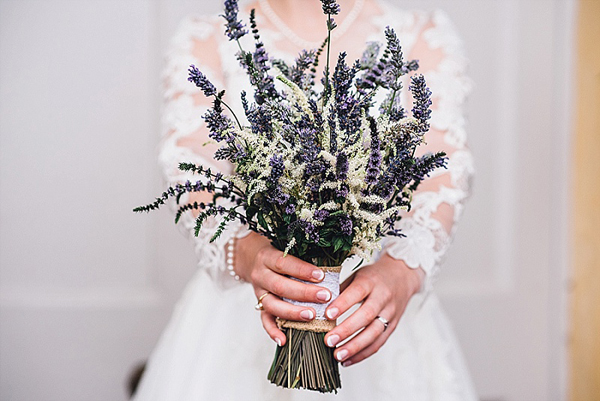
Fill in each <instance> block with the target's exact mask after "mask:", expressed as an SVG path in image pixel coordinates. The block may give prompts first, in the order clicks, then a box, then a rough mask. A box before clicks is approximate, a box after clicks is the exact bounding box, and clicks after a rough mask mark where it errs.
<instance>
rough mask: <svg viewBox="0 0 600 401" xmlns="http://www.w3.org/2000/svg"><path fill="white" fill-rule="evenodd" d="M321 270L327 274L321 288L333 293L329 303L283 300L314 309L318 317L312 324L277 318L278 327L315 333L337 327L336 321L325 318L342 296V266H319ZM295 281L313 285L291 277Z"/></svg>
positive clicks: (320, 284)
mask: <svg viewBox="0 0 600 401" xmlns="http://www.w3.org/2000/svg"><path fill="white" fill-rule="evenodd" d="M318 267H319V269H321V270H322V271H323V273H325V278H323V281H322V282H320V283H319V286H321V287H325V288H327V289H328V290H329V291H330V292H331V299H330V300H329V302H327V303H324V304H318V303H314V302H298V301H294V300H291V299H287V298H283V300H284V301H287V302H289V303H291V304H292V305H298V306H306V307H312V308H313V309H314V310H315V312H316V316H315V318H314V319H313V320H311V321H310V322H297V321H293V320H285V319H280V318H277V325H278V326H279V327H280V328H282V327H285V328H292V329H297V330H304V331H314V332H316V333H326V332H328V331H330V330H331V329H333V328H334V327H335V326H336V322H335V320H327V318H326V317H325V309H327V307H328V306H329V304H331V303H332V302H333V300H334V299H336V298H337V297H338V295H340V271H341V270H342V267H341V266H318ZM290 278H292V279H293V280H296V281H300V282H301V283H307V284H313V283H310V282H308V281H303V280H299V279H297V278H294V277H290Z"/></svg>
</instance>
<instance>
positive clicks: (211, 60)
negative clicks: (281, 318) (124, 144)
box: [159, 17, 248, 288]
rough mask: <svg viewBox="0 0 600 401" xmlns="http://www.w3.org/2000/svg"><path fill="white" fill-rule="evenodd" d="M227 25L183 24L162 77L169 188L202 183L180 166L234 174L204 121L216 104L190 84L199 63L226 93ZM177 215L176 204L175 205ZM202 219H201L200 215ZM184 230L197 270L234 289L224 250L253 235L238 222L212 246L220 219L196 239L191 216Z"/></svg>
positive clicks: (199, 20)
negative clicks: (223, 47) (217, 156)
mask: <svg viewBox="0 0 600 401" xmlns="http://www.w3.org/2000/svg"><path fill="white" fill-rule="evenodd" d="M221 25H222V24H220V21H219V20H218V19H216V18H215V17H211V18H209V17H206V18H203V17H190V18H186V19H184V20H183V21H182V23H181V24H180V26H179V29H178V31H177V33H176V34H175V36H174V37H173V39H172V42H171V45H170V47H169V50H168V52H167V59H166V67H165V69H164V72H163V83H164V86H163V101H164V104H163V114H162V127H163V137H162V141H161V145H160V148H159V163H160V165H161V167H162V171H163V173H164V176H165V179H166V180H167V182H168V184H169V185H174V184H176V183H185V182H186V181H188V180H189V181H192V182H195V181H197V180H198V179H199V178H200V177H199V176H197V175H193V174H191V173H184V172H182V171H180V170H179V169H178V166H179V163H181V162H192V163H195V164H199V165H203V166H205V167H210V168H211V169H212V170H213V171H221V172H223V173H224V174H228V173H230V172H231V166H230V165H229V164H227V163H223V162H217V161H215V160H214V159H213V157H212V156H213V154H214V151H215V150H216V145H215V144H207V142H209V140H210V138H209V137H208V130H207V129H206V126H205V122H204V120H203V118H202V116H203V115H204V114H205V112H206V111H207V110H208V107H210V105H211V99H207V98H206V97H205V96H204V95H203V94H202V92H201V91H200V89H198V88H196V87H195V86H194V85H193V84H192V83H190V82H188V80H187V77H188V71H187V70H188V68H189V66H190V64H195V65H196V66H197V67H198V68H200V70H201V71H202V72H203V73H204V74H205V75H206V76H207V77H208V78H209V79H210V80H211V81H212V82H213V84H214V85H215V86H216V87H217V88H218V89H222V88H223V76H222V73H221V71H222V69H221V65H220V60H219V57H218V40H217V37H220V36H221V35H222V33H221V32H220V30H219V28H220V27H221ZM189 200H192V201H193V200H198V201H199V202H200V201H202V200H204V201H207V200H210V196H207V194H203V193H194V194H191V195H189V196H188V197H187V198H185V197H182V199H181V204H185V203H187V201H189ZM171 206H172V208H173V209H174V210H176V205H175V204H174V203H172V204H171ZM196 215H197V214H196ZM179 224H180V226H181V227H182V229H183V231H184V232H185V234H186V235H188V236H189V237H190V238H191V239H192V241H193V243H194V249H195V252H196V256H197V257H198V266H199V267H200V268H203V269H207V270H208V272H209V274H210V275H211V277H212V278H213V279H214V280H216V281H217V282H218V283H219V284H220V285H221V286H222V287H225V288H226V287H229V286H232V285H235V283H237V281H235V280H234V279H233V278H232V277H231V276H230V275H229V274H228V273H229V272H228V271H227V269H226V263H225V260H226V255H225V246H226V244H227V242H228V240H229V239H230V238H231V237H232V236H236V237H238V238H239V237H241V236H243V235H245V234H247V233H248V231H247V230H245V229H244V227H242V226H241V224H240V223H239V222H231V223H230V224H229V226H228V228H227V229H226V230H225V231H224V232H223V233H222V234H221V236H220V237H219V238H218V239H217V240H216V241H215V242H213V243H210V242H209V240H210V238H211V237H212V235H213V233H214V231H215V229H216V227H217V226H218V224H219V220H218V219H217V218H210V219H208V220H207V221H206V222H205V223H204V226H203V228H202V230H201V231H200V233H199V235H198V236H197V237H196V236H194V227H195V215H194V214H192V212H186V213H185V214H184V216H182V218H181V220H180V222H179Z"/></svg>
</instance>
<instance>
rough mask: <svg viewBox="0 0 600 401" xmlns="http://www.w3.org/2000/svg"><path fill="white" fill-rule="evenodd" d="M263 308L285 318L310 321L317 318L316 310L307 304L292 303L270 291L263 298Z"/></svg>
mask: <svg viewBox="0 0 600 401" xmlns="http://www.w3.org/2000/svg"><path fill="white" fill-rule="evenodd" d="M262 306H263V310H264V311H266V312H268V313H269V314H271V315H273V316H277V317H280V318H282V319H285V320H295V321H301V322H302V321H304V322H308V321H311V320H313V319H314V318H315V310H314V309H313V308H308V307H305V306H299V305H292V304H291V303H289V302H285V301H282V300H281V299H280V298H278V297H276V296H275V295H273V294H271V293H269V295H267V296H266V297H264V298H263V300H262Z"/></svg>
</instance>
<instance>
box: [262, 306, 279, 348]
mask: <svg viewBox="0 0 600 401" xmlns="http://www.w3.org/2000/svg"><path fill="white" fill-rule="evenodd" d="M260 320H261V321H262V325H263V327H264V329H265V331H266V332H267V334H268V335H269V337H271V339H272V340H273V341H275V342H276V343H277V345H279V346H280V347H281V346H282V345H284V344H285V334H284V333H283V332H282V331H281V330H279V327H278V326H277V322H276V321H275V316H273V315H271V314H270V313H268V312H265V311H262V312H261V314H260Z"/></svg>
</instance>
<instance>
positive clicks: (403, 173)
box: [134, 0, 446, 392]
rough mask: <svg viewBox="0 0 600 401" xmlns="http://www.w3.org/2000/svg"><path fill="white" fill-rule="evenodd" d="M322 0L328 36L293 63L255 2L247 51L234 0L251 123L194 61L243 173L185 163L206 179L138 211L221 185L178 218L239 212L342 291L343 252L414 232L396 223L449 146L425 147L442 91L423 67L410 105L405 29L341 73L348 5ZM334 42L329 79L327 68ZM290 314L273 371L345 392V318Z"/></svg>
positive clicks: (214, 128)
mask: <svg viewBox="0 0 600 401" xmlns="http://www.w3.org/2000/svg"><path fill="white" fill-rule="evenodd" d="M321 3H322V7H323V11H324V14H325V16H326V21H327V28H328V37H327V39H325V40H324V42H323V44H322V45H321V47H320V48H319V49H315V50H304V51H302V52H301V53H300V54H299V55H298V58H297V59H296V61H295V63H294V64H293V65H288V64H286V63H285V62H283V61H281V60H275V59H272V58H271V57H269V55H268V53H267V51H266V49H265V47H264V45H263V43H262V42H261V39H260V35H259V31H258V29H257V26H256V20H255V15H254V10H252V12H251V14H250V30H251V33H252V35H253V36H254V44H255V45H254V49H253V50H251V51H248V50H244V49H243V47H242V45H241V43H240V41H239V39H240V38H241V37H242V36H244V35H246V34H249V32H248V30H247V29H246V27H245V26H244V25H243V23H242V22H241V21H240V20H239V19H238V4H237V1H235V0H226V1H225V13H224V18H225V19H226V21H227V23H226V34H227V36H228V37H229V39H230V40H234V41H237V42H238V44H239V45H240V51H239V52H238V54H237V58H238V61H239V63H240V64H241V67H242V68H244V69H245V70H246V72H247V73H248V76H249V79H250V82H251V84H252V86H253V88H254V94H253V98H254V99H253V101H250V100H249V99H248V95H247V94H246V93H244V92H242V93H241V102H242V105H243V108H244V111H245V115H246V119H247V121H248V125H242V124H241V122H240V121H239V119H238V118H237V117H236V116H235V114H234V113H233V112H232V110H231V108H230V107H229V106H228V105H227V103H225V101H224V93H225V91H223V90H218V89H217V88H215V86H214V85H213V84H212V83H211V82H210V81H209V79H208V78H207V77H206V76H205V75H204V74H203V73H202V72H201V71H200V70H198V69H197V68H196V67H195V66H193V65H192V66H190V69H189V80H190V81H191V82H193V83H194V84H195V85H196V86H198V87H199V88H200V89H201V90H202V91H203V93H204V95H206V96H207V97H212V98H213V99H214V102H213V106H212V108H211V109H209V111H208V112H207V113H206V114H205V115H204V119H205V121H206V123H207V126H208V129H209V130H210V137H211V138H212V139H213V140H215V141H217V142H219V143H221V144H222V146H221V147H220V148H219V149H218V150H217V151H216V153H215V155H214V157H215V159H218V160H228V161H229V162H231V163H232V164H233V166H234V167H235V172H234V174H232V175H230V176H224V175H222V174H221V173H219V172H215V171H211V170H210V169H206V168H204V167H203V166H198V165H194V164H191V163H181V164H180V166H179V168H180V169H181V170H183V171H190V172H194V173H197V174H198V175H199V179H198V180H197V181H195V182H190V181H188V182H185V183H180V184H177V185H175V186H173V187H170V188H168V189H167V190H166V191H165V192H164V193H163V194H162V196H161V197H159V198H157V199H156V200H155V201H154V202H153V203H151V204H149V205H146V206H142V207H138V208H136V209H134V210H135V211H149V210H153V209H156V208H158V207H160V206H161V205H163V204H165V203H166V202H167V200H168V199H170V198H172V197H173V198H175V199H176V201H177V204H179V203H180V198H181V196H182V195H183V194H185V193H191V192H197V191H205V192H208V193H211V194H212V196H213V198H212V201H211V202H208V203H199V202H193V203H187V204H182V205H180V206H179V210H178V211H177V214H176V219H175V220H176V222H177V221H178V220H179V219H180V217H181V215H182V214H183V213H185V212H187V211H189V210H191V209H196V210H198V211H199V215H198V217H197V221H196V228H195V230H196V235H197V234H198V232H199V230H200V229H201V228H202V225H203V223H204V222H205V221H206V219H208V218H210V217H218V218H220V225H219V226H218V228H217V230H216V232H215V234H214V236H213V237H212V241H214V240H215V239H216V238H217V237H219V235H221V233H222V232H223V230H224V228H225V227H226V226H227V224H228V223H229V222H230V221H232V220H239V221H240V222H241V223H243V224H246V225H248V227H249V228H250V229H251V230H253V231H255V232H257V233H260V234H262V235H264V236H266V237H267V238H269V239H270V240H271V243H272V244H273V246H274V247H276V248H277V249H279V250H281V251H283V252H285V254H289V255H293V256H295V257H298V258H300V259H302V260H304V261H307V262H309V263H313V264H315V265H316V266H319V267H321V268H322V269H323V270H324V271H325V272H326V274H327V275H333V279H330V280H329V281H330V282H333V283H334V284H333V285H335V286H338V288H337V289H335V288H333V289H332V293H333V294H337V293H339V282H338V279H337V276H335V274H336V273H339V267H340V266H341V264H342V262H343V261H344V260H345V259H346V258H348V257H349V256H352V255H357V256H358V257H363V258H364V257H368V256H369V255H370V254H371V253H372V252H373V251H374V250H377V249H379V247H380V240H381V238H383V237H384V236H386V235H394V236H399V235H402V234H401V233H400V232H399V231H398V230H396V229H395V224H396V222H398V221H399V220H400V218H401V214H400V213H401V211H402V210H408V209H409V208H410V202H411V194H412V192H413V191H414V190H415V189H416V188H417V186H418V185H419V183H420V182H421V181H422V180H423V179H424V178H425V177H427V176H428V174H429V173H430V172H431V171H432V170H434V169H435V168H438V167H444V166H445V162H446V158H445V154H444V153H443V152H440V153H436V154H426V155H424V156H422V157H415V149H416V148H417V146H418V145H419V144H421V143H422V142H423V136H424V134H425V133H426V132H427V131H428V129H429V124H428V119H429V118H430V113H431V112H430V110H429V107H430V105H431V100H430V97H431V92H430V91H429V89H428V88H427V86H426V83H425V79H424V77H423V76H422V75H413V76H412V77H411V78H410V86H409V90H410V91H411V93H412V97H413V106H412V111H411V115H408V114H407V112H406V111H405V110H404V108H403V107H402V105H401V104H400V91H401V89H402V84H401V78H402V77H403V76H404V75H406V74H409V73H410V72H412V71H415V70H416V69H417V68H418V64H417V62H416V61H405V60H403V55H402V51H401V48H400V43H399V41H398V38H397V36H396V34H395V32H394V31H393V30H392V29H390V28H387V29H386V31H385V37H386V43H385V49H384V50H383V51H381V49H380V47H382V45H379V44H376V43H371V44H369V45H368V48H367V50H366V51H365V52H364V54H363V57H362V58H361V59H360V60H358V61H356V62H354V63H353V64H351V65H349V64H348V63H347V62H346V54H345V53H341V54H340V55H339V57H338V59H337V63H336V65H335V68H334V69H333V72H331V71H330V67H329V48H330V38H331V31H332V30H333V29H335V27H336V24H335V22H334V20H333V18H332V16H333V15H336V14H337V13H338V12H339V6H338V4H337V3H336V2H335V0H321ZM325 48H327V50H326V54H325V56H326V61H325V62H326V65H325V69H324V74H323V78H322V79H321V83H322V87H318V86H317V85H316V84H315V77H316V67H317V66H318V63H319V59H320V56H321V55H322V53H323V51H324V50H325ZM379 90H385V91H387V95H386V97H385V100H383V101H382V102H380V104H379V105H378V107H377V108H376V106H375V101H374V95H375V94H376V93H377V92H378V91H379ZM225 109H227V110H229V114H227V113H226V111H225ZM374 109H375V110H374ZM326 278H327V277H326ZM313 306H315V309H316V310H317V311H319V310H323V307H322V306H320V305H318V307H320V309H318V308H317V305H313ZM278 322H279V325H280V327H281V328H282V330H284V331H285V332H286V335H287V341H286V343H285V345H284V346H283V347H278V348H277V351H276V355H275V360H274V362H273V365H272V367H271V370H270V372H269V375H268V378H269V380H271V381H272V382H273V383H275V384H277V385H280V386H283V387H289V388H307V389H311V390H318V391H321V392H332V391H337V389H338V388H340V387H341V384H340V378H339V372H338V364H337V361H336V360H335V359H334V357H333V349H331V348H328V347H326V346H325V344H324V340H323V338H324V335H325V333H326V332H327V331H328V330H330V329H331V328H333V327H334V326H335V322H330V321H328V320H326V319H325V318H324V317H323V316H322V313H317V317H316V319H315V320H314V321H313V322H308V323H305V322H287V321H283V320H279V321H278Z"/></svg>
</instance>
